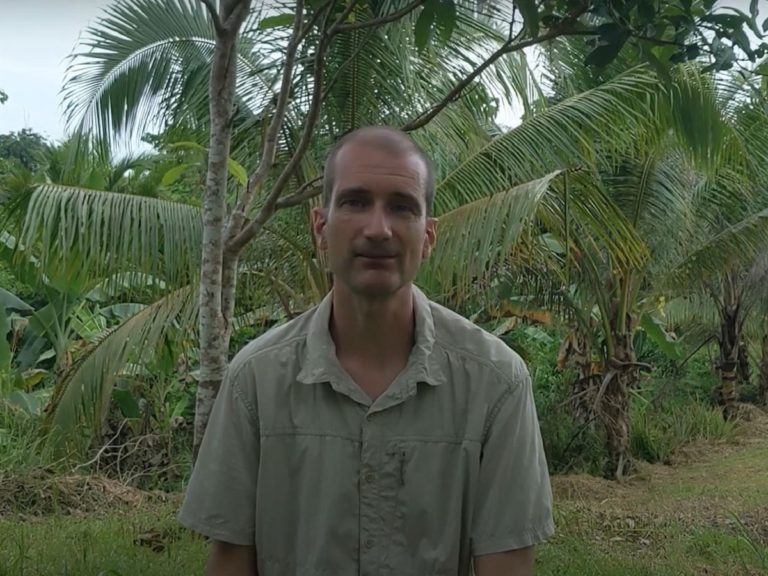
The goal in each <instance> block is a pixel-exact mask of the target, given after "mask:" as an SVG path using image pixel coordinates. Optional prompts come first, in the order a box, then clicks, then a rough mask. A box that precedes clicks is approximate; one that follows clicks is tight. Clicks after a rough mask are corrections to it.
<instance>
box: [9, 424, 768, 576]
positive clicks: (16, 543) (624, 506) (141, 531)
mask: <svg viewBox="0 0 768 576" xmlns="http://www.w3.org/2000/svg"><path fill="white" fill-rule="evenodd" d="M765 423H766V422H764V424H765ZM745 434H746V433H745V432H742V433H741V436H739V437H737V438H736V439H735V440H734V441H732V442H731V443H712V442H709V443H702V444H698V445H694V446H692V447H689V448H688V449H685V450H686V451H684V452H683V453H682V454H680V455H678V456H677V458H676V462H677V464H676V465H674V466H665V465H661V464H654V465H651V464H644V465H642V466H641V468H640V470H639V472H638V474H637V475H636V476H635V477H634V478H631V479H629V480H628V481H627V482H626V483H624V484H621V485H619V484H616V483H614V482H611V481H607V480H604V479H601V478H596V477H592V476H586V475H583V474H582V475H573V476H557V477H554V478H553V485H554V489H555V495H556V510H555V514H556V524H557V533H556V535H555V536H554V537H553V538H552V539H551V540H550V541H549V542H547V543H546V544H543V545H541V546H540V547H539V548H538V551H537V556H538V559H537V569H536V574H537V576H563V575H564V576H700V575H706V576H757V575H764V574H768V434H766V433H765V430H760V431H759V434H758V433H752V434H751V435H748V436H745ZM177 506H178V501H176V500H175V499H174V500H173V501H170V502H164V503H163V502H161V503H153V504H152V505H151V506H148V505H146V504H142V505H140V506H136V507H134V508H132V509H131V508H128V509H127V510H128V511H127V512H123V511H115V510H112V511H108V510H104V511H102V512H98V513H88V514H85V515H80V516H79V515H77V514H74V515H62V514H54V515H51V516H45V517H42V518H31V517H25V518H21V519H20V518H19V517H18V516H9V517H6V518H5V519H0V559H2V560H1V561H0V576H60V575H73V576H74V575H77V576H128V575H131V576H133V575H135V574H141V575H142V576H171V575H173V576H186V575H193V574H200V573H201V572H202V567H203V565H204V562H205V555H206V545H205V543H204V541H203V540H202V539H200V538H197V537H195V536H193V535H192V534H190V533H188V532H187V531H185V530H183V529H182V528H180V527H179V526H178V524H177V523H176V520H175V512H176V509H177ZM20 520H21V521H20Z"/></svg>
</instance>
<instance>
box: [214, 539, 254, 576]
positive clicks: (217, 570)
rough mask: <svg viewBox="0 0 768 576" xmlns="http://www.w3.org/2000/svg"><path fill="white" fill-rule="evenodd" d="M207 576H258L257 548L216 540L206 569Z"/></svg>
mask: <svg viewBox="0 0 768 576" xmlns="http://www.w3.org/2000/svg"><path fill="white" fill-rule="evenodd" d="M205 575H206V576H258V572H257V571H256V548H255V547H254V546H238V545H237V544H229V543H228V542H221V541H220V540H214V541H213V542H212V543H211V551H210V552H209V554H208V564H207V565H206V567H205Z"/></svg>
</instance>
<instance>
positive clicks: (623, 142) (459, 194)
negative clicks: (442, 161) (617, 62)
mask: <svg viewBox="0 0 768 576" xmlns="http://www.w3.org/2000/svg"><path fill="white" fill-rule="evenodd" d="M657 90H658V81H657V80H656V78H655V76H654V75H653V74H652V73H651V72H650V71H649V70H648V69H646V68H637V69H634V70H632V71H630V72H628V73H626V74H623V75H621V76H619V77H617V78H616V79H614V80H612V81H611V82H608V83H606V84H604V85H602V86H599V87H597V88H594V89H593V90H590V91H588V92H584V93H581V94H578V95H576V96H573V97H571V98H568V99H566V100H564V101H563V102H561V103H559V104H556V105H554V106H552V107H550V108H548V109H546V110H544V111H542V112H541V113H539V114H536V115H534V116H532V117H530V118H529V119H527V120H526V121H524V122H523V123H522V124H521V125H520V126H518V127H516V128H514V129H513V130H510V131H509V132H507V133H506V134H504V135H502V136H499V137H497V138H495V139H494V140H492V141H491V142H490V143H489V144H488V145H487V146H486V147H485V148H484V149H483V150H481V151H479V152H478V153H476V154H474V155H473V156H471V157H469V158H467V159H466V160H465V161H464V162H463V163H462V164H461V165H460V166H459V167H458V168H456V169H455V170H454V171H453V172H451V173H450V174H449V175H448V176H446V178H445V179H443V180H442V181H441V182H440V186H439V189H440V194H439V195H438V196H437V197H436V199H435V205H436V212H437V213H438V214H441V213H444V212H447V211H450V210H453V209H455V208H457V207H458V206H461V205H462V204H465V203H467V202H473V201H475V200H477V199H479V198H483V197H484V196H487V195H489V194H493V193H494V192H497V191H500V190H506V189H508V188H509V187H510V186H512V185H514V184H515V183H517V182H525V181H528V180H532V179H535V178H540V177H541V176H542V175H544V174H546V173H548V172H550V171H551V170H552V169H564V168H567V167H569V166H573V165H581V164H584V163H586V164H591V163H593V162H598V163H599V162H604V161H608V162H611V161H612V159H613V158H615V157H618V156H619V155H620V153H621V152H622V151H624V150H626V149H627V148H628V147H629V146H631V145H632V144H633V142H634V140H635V138H636V134H637V133H638V132H640V131H641V127H642V126H643V124H644V123H646V121H647V118H648V108H647V99H648V98H649V97H650V96H652V95H653V94H654V93H655V92H656V91H657ZM598 143H599V146H600V154H598V153H597V145H598Z"/></svg>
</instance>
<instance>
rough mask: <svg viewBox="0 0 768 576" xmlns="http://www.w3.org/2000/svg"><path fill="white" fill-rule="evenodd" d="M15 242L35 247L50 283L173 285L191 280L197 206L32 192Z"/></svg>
mask: <svg viewBox="0 0 768 576" xmlns="http://www.w3.org/2000/svg"><path fill="white" fill-rule="evenodd" d="M20 243H21V244H22V245H24V246H27V247H34V248H35V249H39V254H38V255H37V256H38V258H39V262H40V265H41V270H42V271H44V272H45V273H46V274H47V275H48V276H49V277H50V278H51V279H52V280H54V279H55V280H56V284H57V285H60V286H63V287H66V286H67V285H68V284H70V283H72V282H75V280H77V281H78V282H82V281H83V280H84V279H90V280H100V279H103V278H105V277H107V276H109V275H110V274H113V273H115V272H119V271H122V272H129V271H134V272H143V273H145V274H150V275H152V276H156V277H158V278H161V279H163V280H165V281H166V282H168V283H169V284H171V285H172V286H181V285H184V284H186V283H188V282H190V281H191V280H192V279H194V278H196V277H197V270H198V268H199V259H200V251H201V246H202V219H201V214H200V211H199V210H198V209H197V208H194V207H191V206H187V205H185V204H179V203H175V202H168V201H165V200H158V199H155V198H147V197H141V196H133V195H128V194H117V193H113V192H97V191H93V190H83V189H79V188H69V187H64V186H53V185H45V186H40V187H39V188H38V189H37V190H35V192H34V193H33V194H32V197H31V199H30V201H29V204H28V207H27V212H26V216H25V219H24V222H23V226H22V231H21V234H20Z"/></svg>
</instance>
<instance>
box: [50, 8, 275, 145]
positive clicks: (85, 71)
mask: <svg viewBox="0 0 768 576" xmlns="http://www.w3.org/2000/svg"><path fill="white" fill-rule="evenodd" d="M260 10H261V9H259V11H258V12H260ZM214 38H215V36H214V31H213V26H212V24H211V22H210V20H209V18H208V16H207V13H206V11H205V9H204V8H203V6H202V5H201V4H200V3H199V2H196V1H194V0H162V1H160V0H124V1H121V2H116V3H113V4H111V5H109V6H108V7H107V8H106V10H105V12H104V15H103V16H102V17H100V18H99V19H98V20H97V21H96V23H95V24H93V25H91V26H90V27H89V28H88V29H87V31H86V34H85V40H84V41H83V42H82V43H81V47H80V49H79V51H77V52H75V53H74V54H73V55H72V57H71V62H70V66H69V68H68V71H67V78H66V81H65V86H64V90H63V102H64V103H65V116H66V118H67V123H68V125H69V126H70V127H71V128H75V129H77V130H78V131H80V132H92V133H95V134H98V135H100V136H101V137H102V138H104V140H105V141H107V140H112V141H113V140H114V138H115V137H116V136H118V135H121V134H127V135H130V136H140V135H142V134H143V132H144V131H145V130H146V129H147V128H148V127H149V126H152V125H153V123H157V122H158V121H162V120H164V119H167V118H168V117H169V116H171V115H172V114H173V113H174V112H175V113H177V114H178V113H179V110H178V107H179V106H180V105H182V104H184V105H189V106H190V107H191V108H194V109H199V108H200V106H199V104H200V102H201V100H204V99H206V98H207V76H206V71H207V70H209V66H210V64H209V63H210V60H211V56H212V54H213V47H214ZM251 49H253V45H252V44H249V43H248V42H243V43H242V45H241V46H240V52H239V58H238V67H239V69H240V77H241V80H242V81H243V88H244V90H243V92H244V93H245V94H246V96H255V95H256V94H258V95H259V96H258V97H257V98H255V99H253V98H251V99H249V102H248V104H249V105H250V106H253V107H255V108H261V107H262V105H263V102H264V101H265V99H266V98H268V97H269V96H270V95H271V94H266V93H265V90H264V86H263V85H261V84H260V82H259V81H258V80H259V74H258V70H259V65H258V61H254V60H253V59H252V58H251V53H249V50H251ZM198 72H200V73H199V74H198ZM190 78H195V79H197V80H198V81H197V82H194V83H190V82H189V81H188V80H189V79H190ZM202 79H205V80H206V81H204V82H202V83H201V82H200V80H202ZM246 81H247V86H246ZM201 84H202V86H201ZM181 95H185V96H186V99H185V100H184V101H183V102H182V99H181V98H180V96H181Z"/></svg>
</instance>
